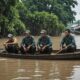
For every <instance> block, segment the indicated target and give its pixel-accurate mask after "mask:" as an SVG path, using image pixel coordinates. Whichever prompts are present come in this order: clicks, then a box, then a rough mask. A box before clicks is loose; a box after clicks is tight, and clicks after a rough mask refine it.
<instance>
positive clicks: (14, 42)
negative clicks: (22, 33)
mask: <svg viewBox="0 0 80 80" xmlns="http://www.w3.org/2000/svg"><path fill="white" fill-rule="evenodd" d="M7 44H12V45H13V44H18V42H17V39H16V38H14V41H13V42H11V43H7Z"/></svg>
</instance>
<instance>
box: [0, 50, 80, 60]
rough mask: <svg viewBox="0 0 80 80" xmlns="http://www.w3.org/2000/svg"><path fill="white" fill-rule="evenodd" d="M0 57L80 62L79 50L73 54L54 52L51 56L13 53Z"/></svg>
mask: <svg viewBox="0 0 80 80" xmlns="http://www.w3.org/2000/svg"><path fill="white" fill-rule="evenodd" d="M0 57H5V58H16V59H32V60H80V50H77V51H76V52H73V53H59V54H56V51H54V53H52V54H50V55H49V54H34V55H30V54H26V55H23V54H15V53H5V52H3V53H2V52H0Z"/></svg>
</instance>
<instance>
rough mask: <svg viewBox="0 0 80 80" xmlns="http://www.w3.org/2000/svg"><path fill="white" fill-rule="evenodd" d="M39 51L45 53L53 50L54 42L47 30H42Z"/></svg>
mask: <svg viewBox="0 0 80 80" xmlns="http://www.w3.org/2000/svg"><path fill="white" fill-rule="evenodd" d="M37 46H38V51H39V52H40V53H43V54H50V53H51V52H52V42H51V40H50V37H49V36H48V35H47V31H46V30H42V31H41V36H40V38H39V39H38V43H37Z"/></svg>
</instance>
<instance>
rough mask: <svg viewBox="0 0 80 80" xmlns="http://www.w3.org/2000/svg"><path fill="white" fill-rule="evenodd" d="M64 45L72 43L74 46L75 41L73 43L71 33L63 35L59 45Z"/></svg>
mask: <svg viewBox="0 0 80 80" xmlns="http://www.w3.org/2000/svg"><path fill="white" fill-rule="evenodd" d="M64 44H65V45H66V46H68V45H70V44H71V45H72V46H74V47H75V46H76V43H75V39H74V37H73V36H72V35H68V36H65V37H64V38H63V39H62V41H61V46H63V45H64Z"/></svg>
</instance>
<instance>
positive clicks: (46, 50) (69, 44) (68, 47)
mask: <svg viewBox="0 0 80 80" xmlns="http://www.w3.org/2000/svg"><path fill="white" fill-rule="evenodd" d="M40 33H41V35H40V37H39V39H38V42H37V45H36V44H35V40H34V37H33V36H32V35H31V33H30V30H27V31H26V32H25V34H24V38H23V39H22V42H21V45H20V47H19V46H18V41H17V39H16V38H15V37H14V36H13V35H12V34H8V38H9V39H8V41H7V42H5V43H4V46H5V49H6V50H7V51H8V52H9V53H18V51H20V52H21V53H23V54H26V53H29V54H35V52H36V51H38V53H42V54H50V53H51V52H52V51H53V49H52V41H51V39H50V37H49V36H48V35H47V31H46V30H41V32H40ZM74 51H76V43H75V39H74V37H73V36H72V35H71V32H70V30H69V29H66V30H65V31H64V37H63V38H62V40H61V43H60V52H74Z"/></svg>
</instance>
